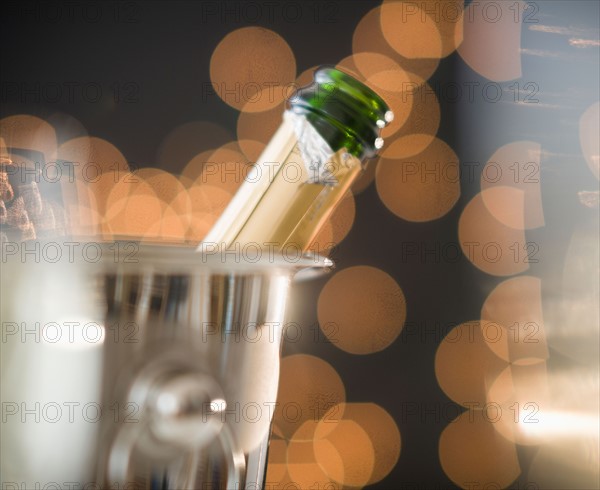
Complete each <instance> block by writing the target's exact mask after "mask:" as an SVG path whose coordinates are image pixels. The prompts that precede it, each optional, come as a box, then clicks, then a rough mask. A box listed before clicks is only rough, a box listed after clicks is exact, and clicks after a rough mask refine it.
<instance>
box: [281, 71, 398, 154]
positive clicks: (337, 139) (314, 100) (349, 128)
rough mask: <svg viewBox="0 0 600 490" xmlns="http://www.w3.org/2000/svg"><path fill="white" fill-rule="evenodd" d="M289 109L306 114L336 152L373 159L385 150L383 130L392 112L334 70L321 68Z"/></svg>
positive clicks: (390, 120)
mask: <svg viewBox="0 0 600 490" xmlns="http://www.w3.org/2000/svg"><path fill="white" fill-rule="evenodd" d="M290 108H291V110H293V111H294V112H296V113H298V114H303V115H305V117H306V118H307V119H308V120H309V121H310V122H311V124H312V125H313V126H314V127H315V129H316V130H317V131H318V132H319V133H320V134H321V135H322V136H323V137H324V138H325V139H326V140H327V141H328V143H329V144H330V146H331V147H332V148H333V149H334V150H335V151H337V150H339V149H340V148H344V147H345V148H346V149H347V150H348V151H349V152H350V153H352V154H354V155H356V156H358V157H359V158H363V157H367V158H370V157H373V156H374V155H375V154H376V153H377V151H378V150H379V149H381V148H382V147H383V139H382V138H381V136H380V130H381V129H382V128H384V127H385V126H387V125H388V124H389V123H390V122H392V121H393V119H394V114H393V112H392V111H391V110H390V109H389V106H388V105H387V104H386V103H385V102H384V100H383V99H382V98H381V97H380V96H379V95H377V94H376V93H375V92H374V91H373V90H371V89H370V88H369V87H367V86H366V85H365V84H363V83H362V82H360V81H358V80H357V79H355V78H354V77H352V76H351V75H348V74H347V73H345V72H343V71H341V70H338V69H337V68H334V67H331V66H324V67H321V68H319V69H318V70H317V71H316V72H315V75H314V80H313V82H312V83H311V84H310V85H307V86H306V87H302V88H300V89H298V91H297V92H296V93H295V94H294V96H293V97H292V98H291V100H290Z"/></svg>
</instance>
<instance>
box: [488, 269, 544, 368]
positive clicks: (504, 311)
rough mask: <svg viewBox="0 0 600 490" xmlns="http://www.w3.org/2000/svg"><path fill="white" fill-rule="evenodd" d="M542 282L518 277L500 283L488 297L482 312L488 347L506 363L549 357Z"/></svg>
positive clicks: (527, 277)
mask: <svg viewBox="0 0 600 490" xmlns="http://www.w3.org/2000/svg"><path fill="white" fill-rule="evenodd" d="M541 287H542V284H541V281H540V279H538V278H537V277H532V276H519V277H515V278H512V279H507V280H506V281H503V282H501V283H500V284H498V286H496V287H495V288H494V290H493V291H492V292H491V293H490V294H489V295H488V297H487V299H486V300H485V302H484V304H483V307H482V309H481V318H482V322H483V323H484V329H486V330H487V331H488V332H489V335H490V340H491V339H492V338H493V339H494V340H495V341H493V342H492V341H489V342H488V347H489V348H490V349H492V350H493V351H494V353H495V354H496V355H497V356H499V357H500V358H502V359H504V360H505V361H507V362H512V363H518V362H519V361H520V360H524V359H527V360H528V361H529V362H531V361H532V360H533V359H538V361H539V362H542V361H544V360H545V359H547V358H548V346H547V343H546V330H545V328H544V318H543V315H542V291H541ZM492 332H494V333H492Z"/></svg>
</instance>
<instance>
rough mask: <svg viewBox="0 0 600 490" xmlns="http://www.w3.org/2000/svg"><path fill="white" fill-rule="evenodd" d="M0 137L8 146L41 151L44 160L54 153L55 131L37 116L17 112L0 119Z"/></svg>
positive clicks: (50, 157) (49, 159)
mask: <svg viewBox="0 0 600 490" xmlns="http://www.w3.org/2000/svg"><path fill="white" fill-rule="evenodd" d="M0 137H2V138H3V139H4V143H5V145H6V146H7V147H9V148H23V149H27V150H35V151H40V152H42V153H43V154H44V158H45V160H46V162H49V161H51V160H52V159H53V158H52V157H53V156H54V155H55V153H56V147H57V142H56V131H55V130H54V128H53V127H52V126H51V125H50V124H49V123H48V122H46V121H44V120H43V119H40V118H39V117H35V116H29V115H26V114H17V115H14V116H8V117H4V118H2V119H0ZM40 163H42V162H40Z"/></svg>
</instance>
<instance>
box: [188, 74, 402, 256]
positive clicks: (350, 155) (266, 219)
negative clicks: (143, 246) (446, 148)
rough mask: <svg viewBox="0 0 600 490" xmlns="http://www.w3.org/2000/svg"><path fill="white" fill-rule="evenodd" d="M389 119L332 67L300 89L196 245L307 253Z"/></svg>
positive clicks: (379, 102)
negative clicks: (252, 163) (263, 147)
mask: <svg viewBox="0 0 600 490" xmlns="http://www.w3.org/2000/svg"><path fill="white" fill-rule="evenodd" d="M392 119H393V114H392V113H391V111H389V109H388V108H387V106H386V105H385V103H384V102H383V101H382V100H381V99H380V98H379V97H378V96H377V95H376V94H375V93H374V92H372V91H371V90H370V89H368V88H367V87H366V86H364V85H362V84H361V83H360V82H358V81H357V80H355V79H353V78H352V77H350V76H349V75H346V74H344V73H342V72H340V71H338V70H336V69H333V68H324V69H320V70H318V71H317V72H316V74H315V81H314V83H313V84H312V85H309V86H308V87H305V88H304V89H300V90H299V91H298V92H297V94H296V95H295V98H294V99H292V101H291V102H290V108H289V109H288V110H286V111H285V112H284V117H283V123H282V125H281V126H280V128H279V129H278V131H277V132H276V133H275V135H274V136H273V138H272V139H271V141H270V142H269V144H268V145H267V147H266V148H265V150H264V151H263V153H262V154H261V156H260V158H259V160H258V162H257V163H256V164H255V165H254V167H253V169H252V170H251V171H250V172H249V173H248V175H247V176H246V178H245V181H244V183H243V184H242V185H241V186H240V188H239V189H238V191H237V193H236V195H235V196H234V197H233V199H232V201H231V202H230V203H229V205H228V207H227V208H226V209H225V211H224V213H223V214H222V215H221V217H220V218H219V220H218V221H217V223H216V224H215V225H214V227H213V228H212V229H211V230H210V232H209V233H208V235H207V236H206V237H205V239H204V241H203V243H202V244H201V245H200V249H201V250H205V251H207V250H211V251H214V250H215V248H217V249H218V250H221V251H224V250H227V249H230V248H232V247H235V246H247V245H252V246H253V247H258V248H260V249H269V250H273V251H281V250H284V249H287V248H293V249H295V250H297V251H298V252H306V251H308V250H309V249H310V248H311V245H312V243H313V241H314V238H315V237H316V235H317V234H318V232H319V231H320V229H321V228H322V226H323V224H324V223H325V221H326V220H327V218H328V217H329V216H330V215H331V214H332V213H333V211H334V210H335V208H336V206H337V205H338V204H339V203H340V201H341V200H342V199H343V197H344V196H345V194H346V193H347V191H348V190H349V189H350V187H351V185H352V183H353V182H354V181H355V180H356V178H357V177H358V176H359V175H360V173H361V171H362V169H363V161H364V160H365V159H367V158H369V157H371V156H373V155H374V154H375V151H376V150H377V149H379V148H380V147H381V145H382V144H383V140H381V138H379V137H378V132H379V130H380V129H381V128H382V127H384V126H385V125H386V123H388V122H390V121H391V120H392Z"/></svg>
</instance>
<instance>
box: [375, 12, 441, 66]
mask: <svg viewBox="0 0 600 490" xmlns="http://www.w3.org/2000/svg"><path fill="white" fill-rule="evenodd" d="M379 20H380V24H381V30H382V32H383V35H384V37H385V39H386V41H387V42H388V43H389V45H390V46H391V47H392V48H394V50H396V52H397V53H399V54H400V55H402V56H404V57H405V58H409V59H414V58H441V57H442V56H443V49H442V38H441V35H440V31H439V29H438V27H437V25H436V22H435V20H434V19H433V18H432V17H430V16H429V15H428V14H427V13H425V11H424V9H421V8H420V6H419V4H418V3H417V2H404V1H394V2H384V3H383V5H382V6H381V15H380V17H379Z"/></svg>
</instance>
